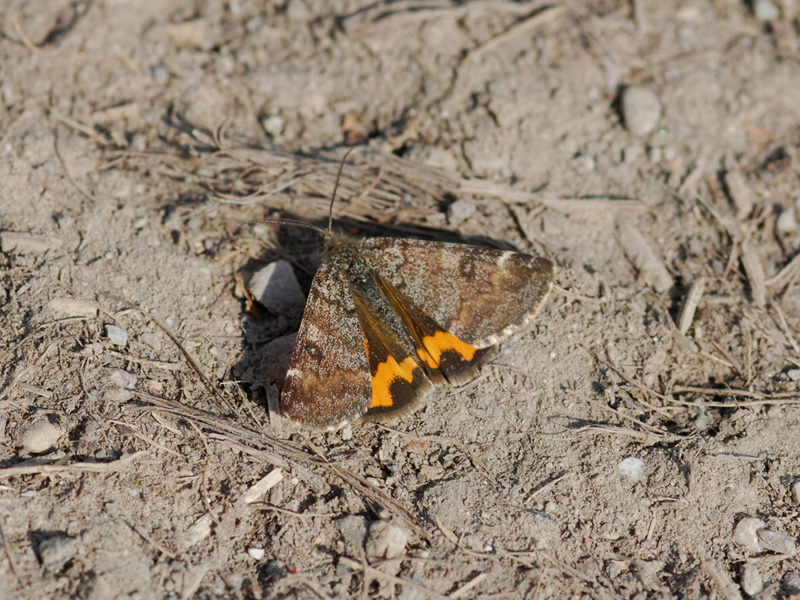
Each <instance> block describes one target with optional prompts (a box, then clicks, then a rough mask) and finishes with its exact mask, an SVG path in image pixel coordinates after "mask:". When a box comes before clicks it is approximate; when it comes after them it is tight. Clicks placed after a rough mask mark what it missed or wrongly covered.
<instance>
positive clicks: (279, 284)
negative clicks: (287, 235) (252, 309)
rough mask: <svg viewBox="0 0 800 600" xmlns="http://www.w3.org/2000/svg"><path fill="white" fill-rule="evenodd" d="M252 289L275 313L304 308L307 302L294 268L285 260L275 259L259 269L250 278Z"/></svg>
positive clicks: (268, 308) (267, 307)
mask: <svg viewBox="0 0 800 600" xmlns="http://www.w3.org/2000/svg"><path fill="white" fill-rule="evenodd" d="M250 291H251V292H252V293H253V295H254V296H255V297H256V300H258V301H259V302H260V303H261V304H262V305H263V306H264V307H265V308H266V309H267V310H269V311H270V312H271V313H273V314H281V313H283V312H285V311H287V310H289V309H296V308H303V306H304V305H305V303H306V297H305V294H303V290H302V289H300V284H299V283H297V277H295V275H294V269H292V265H290V264H289V263H288V262H287V261H285V260H278V261H275V262H273V263H270V264H268V265H267V266H266V267H264V268H263V269H260V270H259V271H257V272H256V273H255V274H254V275H253V278H252V279H251V280H250Z"/></svg>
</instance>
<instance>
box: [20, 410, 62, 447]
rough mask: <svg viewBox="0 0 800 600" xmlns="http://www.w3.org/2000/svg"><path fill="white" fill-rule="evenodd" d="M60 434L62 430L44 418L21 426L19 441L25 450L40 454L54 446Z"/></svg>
mask: <svg viewBox="0 0 800 600" xmlns="http://www.w3.org/2000/svg"><path fill="white" fill-rule="evenodd" d="M62 435H64V431H63V430H62V429H61V427H58V426H57V425H54V424H53V423H51V422H50V421H49V420H48V419H46V418H45V419H42V420H41V421H38V422H36V423H33V424H32V425H30V426H23V427H22V428H21V430H20V436H19V441H20V444H21V446H22V449H23V450H24V451H25V452H27V453H29V454H41V453H42V452H47V451H48V450H50V449H51V448H52V447H53V446H55V445H56V444H57V443H58V440H59V438H60V437H61V436H62Z"/></svg>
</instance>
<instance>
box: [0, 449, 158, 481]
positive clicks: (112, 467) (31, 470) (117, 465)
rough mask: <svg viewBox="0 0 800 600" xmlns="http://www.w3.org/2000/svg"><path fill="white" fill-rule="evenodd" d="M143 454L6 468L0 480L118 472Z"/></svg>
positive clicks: (141, 452)
mask: <svg viewBox="0 0 800 600" xmlns="http://www.w3.org/2000/svg"><path fill="white" fill-rule="evenodd" d="M143 454H147V451H145V450H140V451H138V452H134V453H133V454H128V455H127V456H123V457H122V458H120V459H118V460H112V461H111V462H107V463H90V462H79V463H71V464H67V465H54V464H46V465H24V466H16V467H6V468H4V469H0V479H3V478H5V477H15V476H17V475H57V474H61V473H110V472H112V471H118V470H120V469H123V468H125V467H127V466H128V465H129V464H130V463H131V462H133V461H134V460H136V459H137V458H139V457H140V456H142V455H143Z"/></svg>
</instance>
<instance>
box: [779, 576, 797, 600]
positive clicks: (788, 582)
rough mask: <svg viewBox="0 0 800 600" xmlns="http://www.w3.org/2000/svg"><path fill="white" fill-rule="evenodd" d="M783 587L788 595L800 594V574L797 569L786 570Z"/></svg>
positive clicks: (782, 582)
mask: <svg viewBox="0 0 800 600" xmlns="http://www.w3.org/2000/svg"><path fill="white" fill-rule="evenodd" d="M781 587H782V588H783V593H784V594H786V595H787V596H794V595H796V594H800V575H798V574H797V571H786V573H784V575H783V579H782V580H781Z"/></svg>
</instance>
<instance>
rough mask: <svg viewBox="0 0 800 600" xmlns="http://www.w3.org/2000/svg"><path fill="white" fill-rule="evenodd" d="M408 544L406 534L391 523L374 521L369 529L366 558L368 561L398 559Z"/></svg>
mask: <svg viewBox="0 0 800 600" xmlns="http://www.w3.org/2000/svg"><path fill="white" fill-rule="evenodd" d="M406 544H408V534H407V533H406V532H405V530H404V529H402V528H401V527H399V526H398V525H396V524H394V523H392V522H391V521H375V522H374V523H373V524H372V525H370V527H369V539H367V545H366V550H367V557H368V558H369V559H370V560H378V559H382V558H388V559H392V558H400V557H401V556H403V554H404V553H405V550H406Z"/></svg>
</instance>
